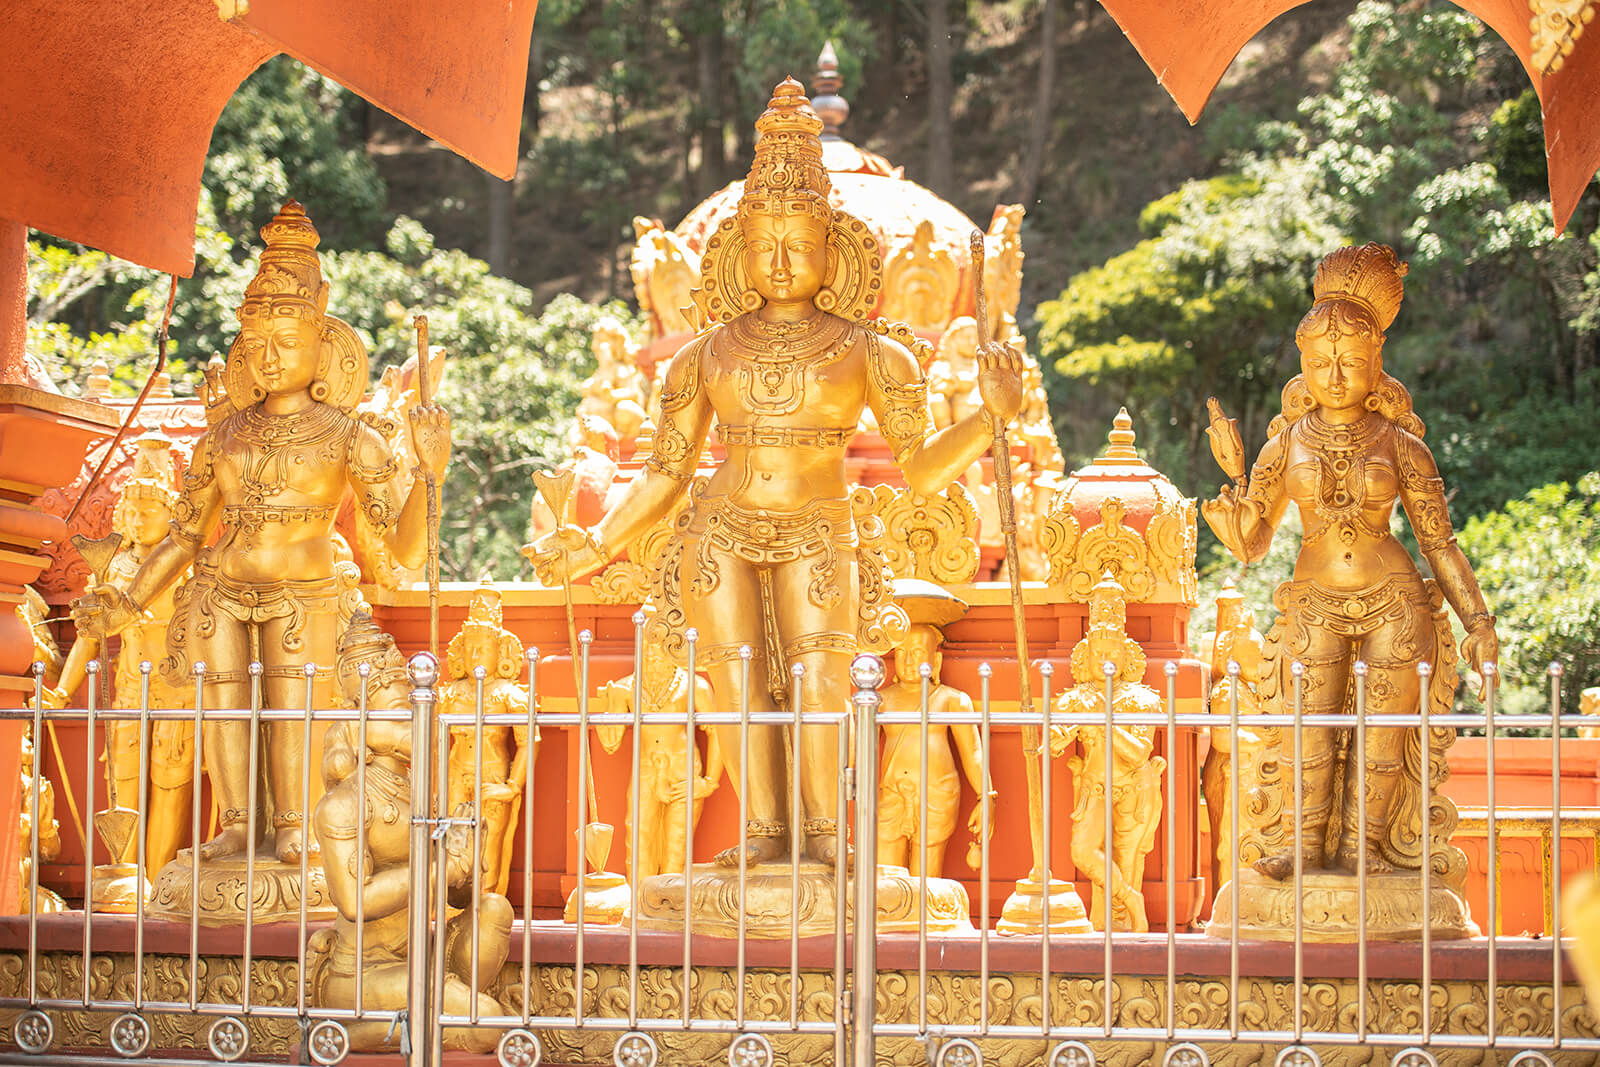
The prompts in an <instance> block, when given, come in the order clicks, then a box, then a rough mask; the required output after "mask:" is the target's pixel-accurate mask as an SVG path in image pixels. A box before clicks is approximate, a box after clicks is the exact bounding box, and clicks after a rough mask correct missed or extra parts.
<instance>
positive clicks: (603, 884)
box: [561, 871, 633, 926]
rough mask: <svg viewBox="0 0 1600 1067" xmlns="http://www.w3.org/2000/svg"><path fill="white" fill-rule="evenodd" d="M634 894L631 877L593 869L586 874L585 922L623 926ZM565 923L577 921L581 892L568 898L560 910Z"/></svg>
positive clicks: (590, 924)
mask: <svg viewBox="0 0 1600 1067" xmlns="http://www.w3.org/2000/svg"><path fill="white" fill-rule="evenodd" d="M632 906H633V894H632V892H630V891H629V889H628V880H627V879H626V878H624V877H623V876H622V875H620V874H616V873H615V872H612V871H590V872H589V873H588V874H586V875H584V876H583V922H584V925H585V926H621V925H622V924H623V923H625V922H627V921H628V912H629V909H630V908H632ZM561 918H562V920H563V921H564V922H569V923H576V922H577V921H578V891H577V890H576V889H574V890H573V891H572V895H571V896H569V897H567V906H566V908H565V909H564V910H563V911H562V912H561Z"/></svg>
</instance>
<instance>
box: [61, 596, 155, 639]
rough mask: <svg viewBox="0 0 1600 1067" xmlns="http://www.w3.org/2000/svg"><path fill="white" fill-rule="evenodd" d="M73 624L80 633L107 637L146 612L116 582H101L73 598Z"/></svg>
mask: <svg viewBox="0 0 1600 1067" xmlns="http://www.w3.org/2000/svg"><path fill="white" fill-rule="evenodd" d="M71 610H72V624H73V625H74V626H76V627H77V628H78V633H80V634H87V635H89V636H92V637H97V638H102V639H103V638H107V637H110V636H112V635H113V634H118V633H121V632H122V631H123V630H125V629H127V628H128V627H129V626H130V625H131V624H132V623H133V622H134V620H136V619H138V618H139V616H140V615H142V614H144V612H143V611H142V610H141V609H140V608H139V606H138V605H137V604H135V603H134V602H133V601H131V600H129V599H128V595H127V594H126V593H124V592H123V591H122V590H120V589H117V588H116V587H114V586H109V585H105V586H101V587H100V588H99V589H96V590H95V591H94V592H92V593H86V594H84V595H83V596H81V597H79V598H78V599H76V600H74V601H73V602H72V609H71Z"/></svg>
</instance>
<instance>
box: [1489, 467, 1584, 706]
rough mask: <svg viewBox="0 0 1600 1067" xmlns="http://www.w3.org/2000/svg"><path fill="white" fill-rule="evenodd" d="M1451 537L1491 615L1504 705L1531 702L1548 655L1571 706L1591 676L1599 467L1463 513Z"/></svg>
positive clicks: (1542, 683)
mask: <svg viewBox="0 0 1600 1067" xmlns="http://www.w3.org/2000/svg"><path fill="white" fill-rule="evenodd" d="M1460 542H1461V547H1462V549H1463V550H1464V551H1465V552H1466V553H1467V556H1468V558H1469V559H1471V560H1472V561H1473V566H1474V567H1475V569H1476V571H1477V574H1478V583H1479V584H1480V585H1481V586H1482V587H1483V594H1484V597H1485V598H1486V599H1487V601H1488V603H1489V607H1490V609H1491V610H1492V611H1494V612H1495V614H1496V616H1497V617H1498V624H1497V626H1496V631H1497V633H1498V634H1499V637H1500V667H1501V673H1502V674H1503V675H1504V677H1505V686H1504V691H1503V692H1502V694H1501V696H1502V704H1503V705H1504V706H1505V708H1506V710H1507V711H1510V712H1519V711H1520V712H1537V711H1539V710H1541V707H1542V705H1543V704H1544V702H1545V701H1546V700H1547V699H1548V697H1547V694H1548V681H1547V679H1546V677H1545V673H1544V672H1545V669H1546V667H1547V666H1548V664H1550V663H1552V662H1556V663H1560V664H1561V665H1562V667H1563V669H1564V671H1565V675H1564V676H1563V678H1562V681H1561V694H1562V703H1563V705H1564V707H1565V708H1566V710H1569V711H1571V710H1575V709H1576V708H1577V706H1578V694H1579V692H1580V691H1581V690H1583V689H1584V688H1586V687H1588V686H1593V685H1600V472H1591V473H1589V474H1586V475H1584V476H1583V477H1582V478H1579V479H1578V480H1577V483H1576V484H1571V483H1568V482H1557V483H1554V484H1552V485H1546V486H1541V487H1540V488H1538V489H1535V490H1533V491H1532V492H1530V493H1528V494H1527V495H1526V496H1524V497H1521V498H1520V499H1516V500H1512V501H1509V502H1508V503H1507V504H1506V505H1505V507H1504V508H1503V509H1501V510H1499V511H1493V512H1490V513H1488V514H1486V515H1483V516H1481V517H1479V518H1476V519H1473V520H1472V521H1471V522H1469V523H1467V525H1466V528H1465V529H1463V530H1462V531H1461V533H1460Z"/></svg>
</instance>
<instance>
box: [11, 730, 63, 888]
mask: <svg viewBox="0 0 1600 1067" xmlns="http://www.w3.org/2000/svg"><path fill="white" fill-rule="evenodd" d="M36 775H37V782H36V780H35V776H36ZM36 784H37V787H38V790H39V803H38V805H37V806H35V804H34V797H33V791H34V788H35V785H36ZM21 796H22V807H21V808H20V809H19V812H18V818H17V855H18V856H20V857H21V859H20V860H19V866H18V871H17V878H18V881H17V887H18V897H17V899H18V901H19V902H20V904H21V906H22V910H23V911H24V912H27V911H37V912H41V913H42V912H54V911H66V910H67V903H66V901H64V900H62V899H61V894H59V893H57V892H56V891H55V890H53V889H49V888H47V887H45V886H42V885H41V886H40V887H39V889H38V893H37V895H34V894H30V893H29V892H28V887H29V886H30V885H32V884H33V833H34V828H35V827H38V831H39V859H40V861H42V862H44V863H51V862H54V860H55V859H56V857H58V856H60V855H61V823H60V822H58V821H57V820H56V787H55V784H54V783H53V782H51V781H50V776H49V775H47V774H45V773H44V772H42V771H41V770H39V768H38V764H37V762H36V757H35V754H34V744H33V727H32V726H31V725H30V726H28V727H27V728H26V729H25V731H24V733H23V735H22V793H21Z"/></svg>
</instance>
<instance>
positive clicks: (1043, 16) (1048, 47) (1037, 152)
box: [1016, 0, 1056, 210]
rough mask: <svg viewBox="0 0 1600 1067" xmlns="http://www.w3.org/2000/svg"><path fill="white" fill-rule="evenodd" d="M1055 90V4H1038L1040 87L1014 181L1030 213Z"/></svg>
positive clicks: (1019, 200) (1042, 0) (1050, 0)
mask: <svg viewBox="0 0 1600 1067" xmlns="http://www.w3.org/2000/svg"><path fill="white" fill-rule="evenodd" d="M1055 88H1056V0H1040V8H1039V83H1038V86H1037V87H1036V88H1035V89H1034V94H1033V100H1032V101H1030V103H1031V105H1032V108H1033V113H1032V114H1031V115H1029V116H1028V146H1027V149H1026V151H1025V152H1024V154H1023V157H1022V173H1021V174H1020V175H1018V178H1017V191H1016V202H1017V203H1019V204H1021V205H1022V206H1023V207H1025V208H1028V209H1029V210H1032V208H1033V205H1034V202H1035V200H1036V198H1037V197H1038V195H1039V179H1040V178H1041V177H1042V176H1043V174H1044V157H1045V149H1046V148H1047V147H1048V146H1049V142H1050V120H1051V118H1052V117H1053V116H1054V114H1055V108H1054V107H1053V106H1052V101H1053V98H1054V96H1055Z"/></svg>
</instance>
